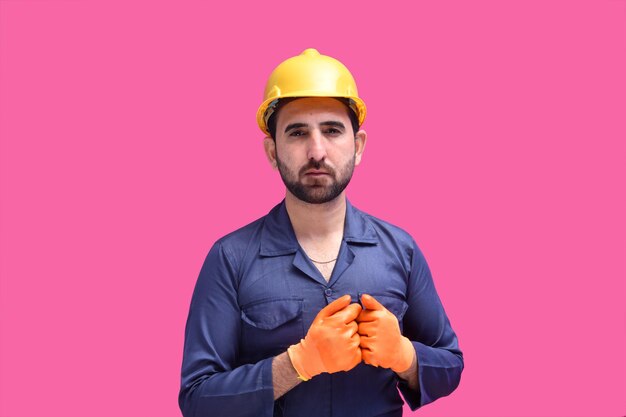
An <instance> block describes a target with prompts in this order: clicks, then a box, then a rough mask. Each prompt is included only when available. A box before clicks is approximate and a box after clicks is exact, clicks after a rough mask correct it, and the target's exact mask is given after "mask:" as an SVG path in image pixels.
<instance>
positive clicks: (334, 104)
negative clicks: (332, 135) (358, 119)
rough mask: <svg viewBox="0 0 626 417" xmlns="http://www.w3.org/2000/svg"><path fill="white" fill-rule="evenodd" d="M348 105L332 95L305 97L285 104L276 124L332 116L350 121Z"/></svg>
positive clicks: (335, 118)
mask: <svg viewBox="0 0 626 417" xmlns="http://www.w3.org/2000/svg"><path fill="white" fill-rule="evenodd" d="M348 111H350V110H349V109H348V106H346V105H345V104H344V103H342V102H341V101H339V100H337V99H334V98H331V97H303V98H299V99H296V100H293V101H290V102H289V103H287V104H285V105H284V106H283V107H282V108H281V109H280V111H279V112H278V115H277V120H276V122H277V123H276V125H277V126H281V125H284V124H286V123H292V122H295V121H298V120H297V119H300V121H301V120H311V121H314V120H315V119H317V118H324V119H328V118H332V119H334V120H344V121H347V123H349V120H350V117H349V116H348Z"/></svg>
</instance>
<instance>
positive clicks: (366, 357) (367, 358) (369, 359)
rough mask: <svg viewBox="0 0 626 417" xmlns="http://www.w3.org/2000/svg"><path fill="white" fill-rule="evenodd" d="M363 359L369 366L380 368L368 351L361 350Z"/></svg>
mask: <svg viewBox="0 0 626 417" xmlns="http://www.w3.org/2000/svg"><path fill="white" fill-rule="evenodd" d="M361 359H362V360H363V362H365V363H366V364H368V365H372V366H378V364H377V362H376V357H375V356H374V354H373V353H372V352H370V351H369V350H367V349H361Z"/></svg>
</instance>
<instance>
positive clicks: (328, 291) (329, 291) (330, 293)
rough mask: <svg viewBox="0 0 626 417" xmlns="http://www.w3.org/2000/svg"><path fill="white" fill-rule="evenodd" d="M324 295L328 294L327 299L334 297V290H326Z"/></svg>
mask: <svg viewBox="0 0 626 417" xmlns="http://www.w3.org/2000/svg"><path fill="white" fill-rule="evenodd" d="M324 294H326V297H330V296H331V295H333V290H331V289H330V288H326V289H325V290H324Z"/></svg>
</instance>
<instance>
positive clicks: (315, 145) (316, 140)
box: [307, 129, 326, 161]
mask: <svg viewBox="0 0 626 417" xmlns="http://www.w3.org/2000/svg"><path fill="white" fill-rule="evenodd" d="M307 157H308V159H309V160H311V159H313V160H314V161H321V160H322V159H324V158H326V142H325V139H324V136H323V135H322V132H320V131H319V130H318V129H314V130H313V131H312V132H311V134H310V135H309V141H308V149H307Z"/></svg>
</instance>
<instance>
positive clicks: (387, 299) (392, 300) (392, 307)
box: [359, 293, 409, 330]
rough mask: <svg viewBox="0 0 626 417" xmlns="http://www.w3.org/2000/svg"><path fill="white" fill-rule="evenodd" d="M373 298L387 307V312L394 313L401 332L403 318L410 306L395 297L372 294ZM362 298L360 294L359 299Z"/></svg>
mask: <svg viewBox="0 0 626 417" xmlns="http://www.w3.org/2000/svg"><path fill="white" fill-rule="evenodd" d="M370 295H371V296H372V297H374V298H375V299H377V300H378V302H379V303H381V304H382V305H384V306H385V308H386V309H387V310H389V311H390V312H392V313H393V314H394V315H395V316H396V318H397V319H398V323H399V324H400V330H402V318H403V317H404V313H406V311H407V309H408V308H409V305H408V304H407V303H406V301H404V300H402V299H400V298H398V297H393V296H390V295H382V294H370ZM360 298H361V293H359V299H360Z"/></svg>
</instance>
